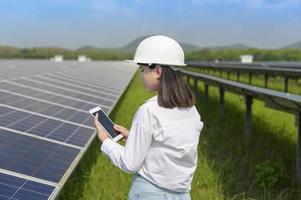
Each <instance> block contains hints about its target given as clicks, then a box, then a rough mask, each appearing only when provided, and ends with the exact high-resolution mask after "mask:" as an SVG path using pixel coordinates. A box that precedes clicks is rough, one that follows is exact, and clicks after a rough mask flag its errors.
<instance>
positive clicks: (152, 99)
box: [145, 95, 158, 102]
mask: <svg viewBox="0 0 301 200" xmlns="http://www.w3.org/2000/svg"><path fill="white" fill-rule="evenodd" d="M157 99H158V96H157V95H156V96H153V97H152V98H150V99H148V100H146V101H145V102H150V101H157Z"/></svg>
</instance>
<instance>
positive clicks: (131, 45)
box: [120, 36, 201, 52]
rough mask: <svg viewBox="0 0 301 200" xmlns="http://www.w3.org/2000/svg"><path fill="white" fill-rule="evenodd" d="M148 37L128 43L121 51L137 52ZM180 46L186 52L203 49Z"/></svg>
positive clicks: (188, 45) (190, 45)
mask: <svg viewBox="0 0 301 200" xmlns="http://www.w3.org/2000/svg"><path fill="white" fill-rule="evenodd" d="M147 37H149V36H143V37H139V38H137V39H135V40H133V41H132V42H130V43H128V44H127V45H125V46H123V47H121V48H120V50H122V51H127V52H134V51H135V50H136V48H137V46H138V45H139V43H140V42H141V41H142V40H144V39H145V38H147ZM180 45H181V46H182V48H183V50H184V51H185V52H189V51H197V50H200V49H201V48H200V47H198V46H196V45H192V44H186V43H180Z"/></svg>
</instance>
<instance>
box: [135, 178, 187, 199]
mask: <svg viewBox="0 0 301 200" xmlns="http://www.w3.org/2000/svg"><path fill="white" fill-rule="evenodd" d="M138 199H141V200H191V198H190V194H189V193H188V192H185V193H182V192H173V191H170V190H166V189H163V188H160V187H158V186H156V185H154V184H153V183H151V182H149V181H147V180H146V179H144V178H143V177H142V176H140V175H139V174H134V176H133V179H132V186H131V189H130V192H129V200H138Z"/></svg>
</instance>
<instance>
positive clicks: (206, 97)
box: [205, 83, 209, 102]
mask: <svg viewBox="0 0 301 200" xmlns="http://www.w3.org/2000/svg"><path fill="white" fill-rule="evenodd" d="M208 90H209V85H208V84H206V83H205V102H207V101H208Z"/></svg>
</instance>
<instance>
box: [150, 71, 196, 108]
mask: <svg viewBox="0 0 301 200" xmlns="http://www.w3.org/2000/svg"><path fill="white" fill-rule="evenodd" d="M150 68H152V66H150ZM161 69H162V72H161V77H160V82H159V88H158V103H159V105H160V106H162V107H164V108H175V107H179V108H187V107H191V106H193V105H195V96H194V95H193V93H192V91H191V90H190V88H189V86H188V85H187V84H186V82H185V81H184V80H183V78H182V75H181V72H180V71H179V70H174V69H172V68H171V67H170V66H161Z"/></svg>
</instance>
